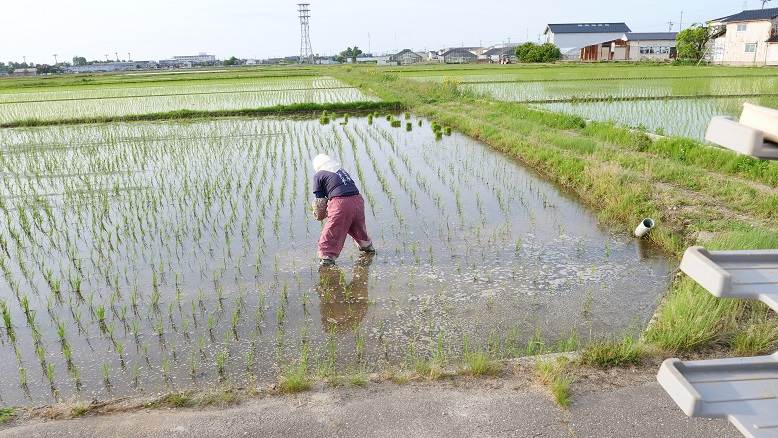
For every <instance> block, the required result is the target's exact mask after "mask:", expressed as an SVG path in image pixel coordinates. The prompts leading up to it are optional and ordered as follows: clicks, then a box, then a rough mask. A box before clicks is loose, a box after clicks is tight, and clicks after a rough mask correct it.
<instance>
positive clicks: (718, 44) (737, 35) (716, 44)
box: [708, 8, 778, 65]
mask: <svg viewBox="0 0 778 438" xmlns="http://www.w3.org/2000/svg"><path fill="white" fill-rule="evenodd" d="M708 26H710V27H711V28H713V29H714V31H713V34H712V35H711V37H712V44H711V45H710V46H709V47H710V49H709V54H708V58H709V60H710V61H711V62H713V63H714V64H727V65H778V8H771V9H755V10H747V11H743V12H739V13H737V14H734V15H730V16H727V17H722V18H718V19H716V20H711V21H709V22H708Z"/></svg>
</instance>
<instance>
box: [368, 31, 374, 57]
mask: <svg viewBox="0 0 778 438" xmlns="http://www.w3.org/2000/svg"><path fill="white" fill-rule="evenodd" d="M372 43H373V42H372V41H371V39H370V32H368V33H367V53H370V54H371V55H372V54H373V45H372Z"/></svg>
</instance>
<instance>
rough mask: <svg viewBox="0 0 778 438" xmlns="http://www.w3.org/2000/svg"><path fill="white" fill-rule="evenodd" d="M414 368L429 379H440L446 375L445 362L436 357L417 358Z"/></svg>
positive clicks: (417, 372)
mask: <svg viewBox="0 0 778 438" xmlns="http://www.w3.org/2000/svg"><path fill="white" fill-rule="evenodd" d="M413 370H414V372H415V373H416V374H418V375H419V376H420V377H423V378H425V379H427V380H438V379H440V378H441V377H443V376H444V375H445V369H444V367H443V363H442V362H441V361H440V360H437V359H435V358H430V359H425V358H416V360H415V361H414V362H413Z"/></svg>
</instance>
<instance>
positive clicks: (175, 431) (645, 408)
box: [0, 379, 740, 438]
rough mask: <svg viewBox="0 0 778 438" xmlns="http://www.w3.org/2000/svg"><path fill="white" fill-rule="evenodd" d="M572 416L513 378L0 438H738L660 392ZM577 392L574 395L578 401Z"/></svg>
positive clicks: (22, 429)
mask: <svg viewBox="0 0 778 438" xmlns="http://www.w3.org/2000/svg"><path fill="white" fill-rule="evenodd" d="M588 386H589V387H590V386H592V385H586V384H583V385H579V386H578V390H579V392H581V394H580V395H576V396H575V399H574V403H573V405H572V406H571V407H570V409H568V410H562V409H559V408H558V407H557V406H556V405H555V404H554V403H553V402H552V401H551V398H550V396H549V395H548V393H546V392H545V390H544V389H543V388H541V387H537V386H535V385H532V384H529V385H527V384H525V382H522V381H517V380H515V379H497V380H493V381H487V382H486V383H484V382H483V381H481V382H479V383H477V384H469V383H464V384H462V383H461V382H454V383H451V382H449V383H435V384H426V383H421V384H406V385H403V386H398V385H394V384H391V383H383V384H374V385H370V386H369V387H368V388H365V389H348V388H346V389H327V390H319V391H314V392H310V393H305V394H301V395H297V396H274V397H266V398H263V399H258V400H251V401H247V402H244V403H242V404H241V405H239V406H236V407H232V408H227V409H214V410H193V409H181V410H156V411H139V412H130V413H121V414H114V415H108V416H95V417H86V418H81V419H76V420H64V421H45V422H44V421H37V420H36V421H35V422H28V423H24V424H20V425H16V426H14V427H11V428H9V429H5V430H3V431H0V437H3V438H5V437H25V438H28V437H240V436H251V437H306V438H314V437H392V438H399V437H441V436H442V437H598V438H599V437H679V436H683V437H738V436H740V435H739V434H738V433H737V432H736V431H735V429H734V428H733V427H732V426H730V425H729V424H728V423H726V422H725V421H721V420H706V419H688V418H686V416H684V415H683V413H681V412H680V411H679V410H678V409H677V408H676V407H675V405H674V404H673V402H672V401H671V400H670V399H669V398H668V397H667V396H666V395H665V393H664V392H663V391H662V390H661V388H660V387H659V385H657V384H656V383H653V382H650V381H637V382H631V383H630V384H627V385H624V386H620V387H613V386H612V387H609V388H606V389H599V390H590V389H589V388H588ZM574 394H575V393H574Z"/></svg>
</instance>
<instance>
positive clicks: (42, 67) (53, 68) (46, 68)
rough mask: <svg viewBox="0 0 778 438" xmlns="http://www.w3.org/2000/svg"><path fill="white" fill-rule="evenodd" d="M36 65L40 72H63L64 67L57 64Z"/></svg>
mask: <svg viewBox="0 0 778 438" xmlns="http://www.w3.org/2000/svg"><path fill="white" fill-rule="evenodd" d="M35 67H36V68H37V69H38V74H54V73H62V69H61V68H60V67H59V66H56V65H48V64H38V65H36V66H35Z"/></svg>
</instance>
